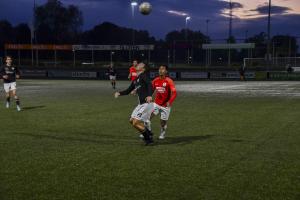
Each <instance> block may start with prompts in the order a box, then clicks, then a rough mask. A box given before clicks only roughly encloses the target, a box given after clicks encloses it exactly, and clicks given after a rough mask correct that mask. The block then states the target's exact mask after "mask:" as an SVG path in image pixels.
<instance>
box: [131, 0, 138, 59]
mask: <svg viewBox="0 0 300 200" xmlns="http://www.w3.org/2000/svg"><path fill="white" fill-rule="evenodd" d="M130 5H131V11H132V26H133V27H132V45H133V46H134V45H135V33H134V11H135V7H136V6H138V3H137V2H136V1H131V3H130ZM130 52H132V54H133V55H132V56H133V57H134V51H133V50H132V49H131V50H130Z"/></svg>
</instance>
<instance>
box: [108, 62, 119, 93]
mask: <svg viewBox="0 0 300 200" xmlns="http://www.w3.org/2000/svg"><path fill="white" fill-rule="evenodd" d="M107 74H108V75H109V80H110V82H111V86H112V87H113V89H116V79H117V71H116V69H115V68H114V66H113V64H111V65H110V66H109V67H108V73H107Z"/></svg>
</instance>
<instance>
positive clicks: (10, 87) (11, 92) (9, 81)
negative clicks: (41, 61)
mask: <svg viewBox="0 0 300 200" xmlns="http://www.w3.org/2000/svg"><path fill="white" fill-rule="evenodd" d="M0 77H1V78H3V83H4V91H5V96H6V108H9V107H10V98H11V97H13V98H14V99H15V101H16V105H17V111H21V107H20V100H19V97H18V96H17V93H16V91H17V84H16V79H19V78H20V71H19V69H18V67H17V66H14V65H12V57H11V56H6V57H5V65H4V66H2V67H1V69H0Z"/></svg>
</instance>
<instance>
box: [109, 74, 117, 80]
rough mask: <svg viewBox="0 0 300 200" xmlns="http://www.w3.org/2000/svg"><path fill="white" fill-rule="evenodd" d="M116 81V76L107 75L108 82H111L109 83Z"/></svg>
mask: <svg viewBox="0 0 300 200" xmlns="http://www.w3.org/2000/svg"><path fill="white" fill-rule="evenodd" d="M116 79H117V77H116V76H112V75H109V80H111V81H115V80H116Z"/></svg>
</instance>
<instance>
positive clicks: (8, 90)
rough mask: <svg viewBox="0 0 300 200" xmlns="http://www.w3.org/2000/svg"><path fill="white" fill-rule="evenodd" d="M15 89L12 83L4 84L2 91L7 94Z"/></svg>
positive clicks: (14, 83)
mask: <svg viewBox="0 0 300 200" xmlns="http://www.w3.org/2000/svg"><path fill="white" fill-rule="evenodd" d="M16 89H17V83H16V82H12V83H4V90H5V92H6V93H9V92H10V91H13V90H16Z"/></svg>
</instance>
